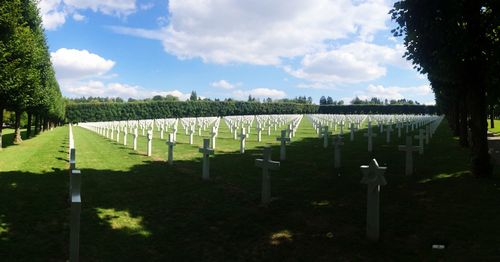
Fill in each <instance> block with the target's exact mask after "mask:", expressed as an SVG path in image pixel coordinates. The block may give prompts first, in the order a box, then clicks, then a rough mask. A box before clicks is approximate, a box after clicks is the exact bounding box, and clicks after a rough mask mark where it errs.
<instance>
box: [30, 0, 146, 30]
mask: <svg viewBox="0 0 500 262" xmlns="http://www.w3.org/2000/svg"><path fill="white" fill-rule="evenodd" d="M135 2H136V0H105V1H103V0H40V1H39V2H38V8H40V13H41V16H42V21H43V22H42V23H43V26H44V28H45V29H47V30H56V29H57V28H58V27H60V26H62V25H63V24H64V23H65V22H66V17H67V16H72V17H73V19H74V20H75V21H82V20H83V19H84V18H85V16H83V15H81V14H79V13H78V12H77V11H78V10H87V9H90V10H92V11H93V12H99V13H102V14H105V15H112V16H117V17H126V16H128V15H130V14H132V13H134V12H135V11H136V10H137V6H136V3H135ZM145 7H147V5H145Z"/></svg>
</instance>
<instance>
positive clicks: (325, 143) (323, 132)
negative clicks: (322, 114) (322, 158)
mask: <svg viewBox="0 0 500 262" xmlns="http://www.w3.org/2000/svg"><path fill="white" fill-rule="evenodd" d="M321 136H322V137H323V148H327V147H328V136H329V132H328V126H324V127H323V128H322V129H321Z"/></svg>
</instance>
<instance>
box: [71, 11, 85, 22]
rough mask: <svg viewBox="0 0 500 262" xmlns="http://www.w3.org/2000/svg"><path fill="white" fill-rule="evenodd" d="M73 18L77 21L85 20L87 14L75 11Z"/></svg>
mask: <svg viewBox="0 0 500 262" xmlns="http://www.w3.org/2000/svg"><path fill="white" fill-rule="evenodd" d="M73 20H75V21H83V20H85V16H84V15H81V14H79V13H74V14H73Z"/></svg>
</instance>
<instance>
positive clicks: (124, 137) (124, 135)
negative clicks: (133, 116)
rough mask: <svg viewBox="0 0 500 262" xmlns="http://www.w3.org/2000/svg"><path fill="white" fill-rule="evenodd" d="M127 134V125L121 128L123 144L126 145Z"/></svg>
mask: <svg viewBox="0 0 500 262" xmlns="http://www.w3.org/2000/svg"><path fill="white" fill-rule="evenodd" d="M127 135H128V127H125V128H124V129H123V145H124V146H126V145H127Z"/></svg>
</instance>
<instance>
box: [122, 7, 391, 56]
mask: <svg viewBox="0 0 500 262" xmlns="http://www.w3.org/2000/svg"><path fill="white" fill-rule="evenodd" d="M389 9H390V7H389V5H388V3H386V1H385V0H366V1H350V0H309V1H303V0H275V1H263V0H261V1H227V0H206V1H186V0H171V1H169V12H170V16H169V24H167V25H166V26H164V27H162V28H161V29H158V30H145V29H140V28H117V27H115V28H113V30H115V32H118V33H122V34H129V35H135V36H139V37H146V38H150V39H158V40H161V41H162V43H163V46H164V49H165V51H166V52H168V53H171V54H173V55H175V56H177V57H178V58H180V59H189V58H201V59H202V60H203V61H205V62H210V63H217V64H227V63H248V64H256V65H280V64H281V63H282V59H283V58H292V57H297V56H303V55H305V54H309V53H314V52H316V51H319V50H325V49H327V48H328V44H327V42H328V41H331V40H338V39H346V38H348V37H357V38H359V39H363V40H367V41H369V40H371V39H372V38H373V35H374V34H375V33H376V32H377V31H379V30H382V29H386V25H385V22H386V20H387V19H388V18H389V16H388V15H387V12H388V11H389Z"/></svg>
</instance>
